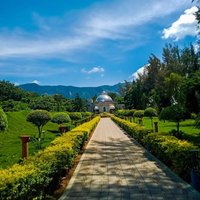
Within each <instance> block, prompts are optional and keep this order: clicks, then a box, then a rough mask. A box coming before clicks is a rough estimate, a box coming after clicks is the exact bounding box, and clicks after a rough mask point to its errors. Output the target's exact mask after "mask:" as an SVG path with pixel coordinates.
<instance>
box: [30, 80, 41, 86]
mask: <svg viewBox="0 0 200 200" xmlns="http://www.w3.org/2000/svg"><path fill="white" fill-rule="evenodd" d="M32 83H35V84H38V85H39V84H40V81H38V80H34V81H32Z"/></svg>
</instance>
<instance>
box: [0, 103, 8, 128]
mask: <svg viewBox="0 0 200 200" xmlns="http://www.w3.org/2000/svg"><path fill="white" fill-rule="evenodd" d="M7 127H8V121H7V116H6V114H5V113H4V111H3V110H2V108H1V107H0V131H4V130H6V128H7Z"/></svg>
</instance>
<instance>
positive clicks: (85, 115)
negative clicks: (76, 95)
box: [81, 112, 93, 118]
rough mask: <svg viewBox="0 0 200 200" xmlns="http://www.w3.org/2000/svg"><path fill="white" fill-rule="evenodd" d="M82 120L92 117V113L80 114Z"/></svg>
mask: <svg viewBox="0 0 200 200" xmlns="http://www.w3.org/2000/svg"><path fill="white" fill-rule="evenodd" d="M81 115H82V117H83V118H87V117H91V116H92V115H93V113H92V112H81Z"/></svg>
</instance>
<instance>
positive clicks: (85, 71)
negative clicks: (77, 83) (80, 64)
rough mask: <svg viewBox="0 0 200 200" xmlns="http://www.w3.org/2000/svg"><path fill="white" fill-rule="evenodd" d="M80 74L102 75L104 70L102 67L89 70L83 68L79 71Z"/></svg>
mask: <svg viewBox="0 0 200 200" xmlns="http://www.w3.org/2000/svg"><path fill="white" fill-rule="evenodd" d="M81 72H82V73H85V74H96V73H103V72H105V70H104V68H103V67H100V66H98V67H93V68H92V69H90V70H86V69H85V68H83V69H81Z"/></svg>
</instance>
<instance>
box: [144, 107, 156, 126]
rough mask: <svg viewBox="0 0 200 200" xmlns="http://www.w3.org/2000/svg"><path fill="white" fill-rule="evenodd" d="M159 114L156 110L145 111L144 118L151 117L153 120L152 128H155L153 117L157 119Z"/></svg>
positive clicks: (148, 109)
mask: <svg viewBox="0 0 200 200" xmlns="http://www.w3.org/2000/svg"><path fill="white" fill-rule="evenodd" d="M157 115H158V114H157V111H156V109H154V108H151V107H149V108H146V109H145V111H144V116H146V117H149V118H150V119H151V126H152V128H153V117H156V116H157Z"/></svg>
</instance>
